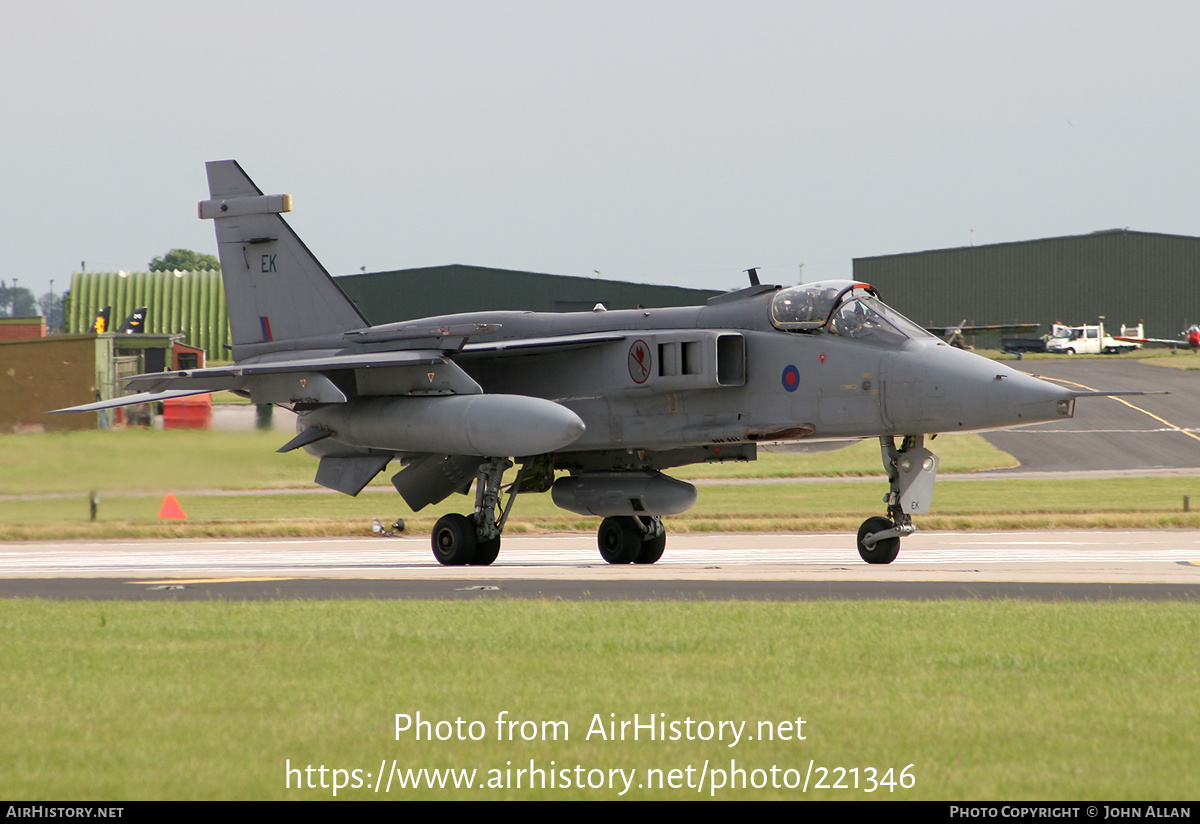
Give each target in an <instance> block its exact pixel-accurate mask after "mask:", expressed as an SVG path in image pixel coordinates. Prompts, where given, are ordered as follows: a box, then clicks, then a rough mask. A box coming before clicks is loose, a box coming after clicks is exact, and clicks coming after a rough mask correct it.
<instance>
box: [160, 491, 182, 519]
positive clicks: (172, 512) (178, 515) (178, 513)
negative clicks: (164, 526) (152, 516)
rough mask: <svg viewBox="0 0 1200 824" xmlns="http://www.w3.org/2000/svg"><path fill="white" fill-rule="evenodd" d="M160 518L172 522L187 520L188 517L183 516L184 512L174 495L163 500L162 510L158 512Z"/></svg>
mask: <svg viewBox="0 0 1200 824" xmlns="http://www.w3.org/2000/svg"><path fill="white" fill-rule="evenodd" d="M158 517H159V518H163V519H165V520H171V521H186V520H187V515H185V514H183V510H182V509H181V508H180V506H179V501H177V500H175V496H174V495H168V496H167V497H165V498H163V502H162V509H160V510H158Z"/></svg>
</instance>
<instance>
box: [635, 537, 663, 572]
mask: <svg viewBox="0 0 1200 824" xmlns="http://www.w3.org/2000/svg"><path fill="white" fill-rule="evenodd" d="M666 548H667V533H666V531H665V530H664V531H663V533H662V534H661V535H656V536H655V537H653V538H648V539H646V540H645V541H642V548H641V549H640V550H638V554H637V557H636V558H634V559H633V562H634V563H635V564H652V563H654V562H655V561H657V560H658V559H659V558H661V557H662V554H663V550H664V549H666Z"/></svg>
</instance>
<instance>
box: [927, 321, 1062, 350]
mask: <svg viewBox="0 0 1200 824" xmlns="http://www.w3.org/2000/svg"><path fill="white" fill-rule="evenodd" d="M1040 328H1041V324H1038V323H1010V324H1008V325H1004V324H1000V325H993V326H968V325H967V321H966V319H964V320H963V322H962V323H960V324H959V325H958V326H926V327H925V331H926V332H928V333H929V334H931V335H933V336H934V337H935V338H941V339H942V340H943V341H945V342H946V343H948V344H950V345H951V346H955V347H957V348H959V349H966V348H967V339H966V336H967V335H1033V334H1037V330H1038V329H1040Z"/></svg>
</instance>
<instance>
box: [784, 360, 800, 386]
mask: <svg viewBox="0 0 1200 824" xmlns="http://www.w3.org/2000/svg"><path fill="white" fill-rule="evenodd" d="M799 386H800V370H799V369H797V368H796V367H794V366H792V365H791V364H788V365H787V366H785V367H783V388H784V389H786V390H787V391H789V392H795V391H796V389H797V388H798V387H799Z"/></svg>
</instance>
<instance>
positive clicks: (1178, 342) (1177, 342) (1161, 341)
mask: <svg viewBox="0 0 1200 824" xmlns="http://www.w3.org/2000/svg"><path fill="white" fill-rule="evenodd" d="M1112 338H1113V340H1123V341H1126V342H1127V343H1154V344H1158V345H1159V346H1187V345H1188V342H1187V340H1186V339H1184V338H1175V339H1174V340H1172V339H1170V338H1131V337H1127V336H1124V335H1113V336H1112Z"/></svg>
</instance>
